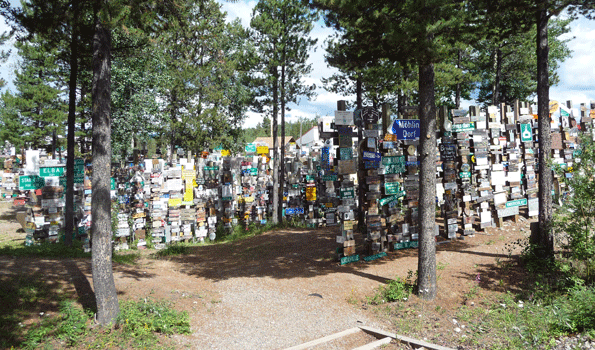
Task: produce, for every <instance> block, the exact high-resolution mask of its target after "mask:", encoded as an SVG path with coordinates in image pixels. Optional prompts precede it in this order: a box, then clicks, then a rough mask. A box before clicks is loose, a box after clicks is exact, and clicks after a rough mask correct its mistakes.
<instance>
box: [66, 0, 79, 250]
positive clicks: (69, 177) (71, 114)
mask: <svg viewBox="0 0 595 350" xmlns="http://www.w3.org/2000/svg"><path fill="white" fill-rule="evenodd" d="M72 6H73V13H74V17H73V21H72V24H71V26H72V36H71V37H70V77H69V81H68V136H67V140H66V148H67V152H66V153H67V154H66V208H65V217H64V232H65V237H64V244H66V245H67V246H71V245H72V234H73V232H74V142H75V141H74V133H75V131H74V127H75V123H76V114H75V113H76V84H77V76H78V49H77V41H78V26H77V24H76V19H77V18H78V2H77V1H73V3H72Z"/></svg>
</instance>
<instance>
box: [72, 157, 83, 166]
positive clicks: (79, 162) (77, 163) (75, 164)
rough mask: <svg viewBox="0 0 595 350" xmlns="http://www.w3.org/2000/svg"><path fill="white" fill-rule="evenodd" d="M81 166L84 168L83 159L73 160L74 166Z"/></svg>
mask: <svg viewBox="0 0 595 350" xmlns="http://www.w3.org/2000/svg"><path fill="white" fill-rule="evenodd" d="M77 165H82V166H85V160H84V159H83V158H76V159H75V160H74V166H77Z"/></svg>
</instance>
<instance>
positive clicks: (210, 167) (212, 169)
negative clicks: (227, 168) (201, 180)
mask: <svg viewBox="0 0 595 350" xmlns="http://www.w3.org/2000/svg"><path fill="white" fill-rule="evenodd" d="M205 171H219V167H218V166H205Z"/></svg>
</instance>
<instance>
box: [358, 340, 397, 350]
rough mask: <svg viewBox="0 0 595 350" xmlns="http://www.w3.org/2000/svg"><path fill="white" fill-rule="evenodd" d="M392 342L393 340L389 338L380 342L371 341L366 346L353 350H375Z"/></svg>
mask: <svg viewBox="0 0 595 350" xmlns="http://www.w3.org/2000/svg"><path fill="white" fill-rule="evenodd" d="M392 340H393V338H391V337H386V338H382V339H380V340H376V341H373V342H371V343H368V344H366V345H362V346H360V347H358V348H355V349H353V350H372V349H376V348H377V347H379V346H382V345H386V344H390V342H391V341H392Z"/></svg>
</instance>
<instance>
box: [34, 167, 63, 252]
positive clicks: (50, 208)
mask: <svg viewBox="0 0 595 350" xmlns="http://www.w3.org/2000/svg"><path fill="white" fill-rule="evenodd" d="M48 163H49V161H46V164H44V166H42V167H40V168H39V175H40V176H41V177H42V178H43V179H44V181H45V186H44V187H43V188H42V189H41V198H42V199H41V207H42V209H44V210H45V211H46V218H47V221H48V222H49V226H48V229H47V234H48V237H47V239H48V241H49V242H57V241H58V234H59V232H60V231H61V230H62V228H63V220H62V218H63V215H64V205H65V200H64V198H63V196H62V194H63V192H64V184H63V183H62V184H61V181H60V178H61V177H62V176H63V175H64V174H65V171H64V170H65V166H64V164H57V163H56V164H48Z"/></svg>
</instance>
